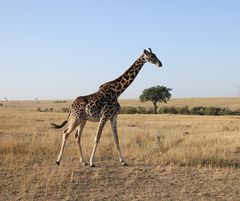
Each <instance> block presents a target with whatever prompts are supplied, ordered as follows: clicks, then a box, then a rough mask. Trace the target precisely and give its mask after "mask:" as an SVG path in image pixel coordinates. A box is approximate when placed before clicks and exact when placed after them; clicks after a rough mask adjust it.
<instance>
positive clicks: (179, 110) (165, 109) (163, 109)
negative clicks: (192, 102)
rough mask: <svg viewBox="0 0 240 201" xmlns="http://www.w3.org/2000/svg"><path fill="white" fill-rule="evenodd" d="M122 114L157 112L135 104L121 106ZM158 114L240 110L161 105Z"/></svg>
mask: <svg viewBox="0 0 240 201" xmlns="http://www.w3.org/2000/svg"><path fill="white" fill-rule="evenodd" d="M120 113H121V114H155V111H154V109H153V108H146V107H140V106H138V107H134V106H124V107H121V111H120ZM157 114H183V115H215V116H219V115H240V109H239V110H231V109H229V108H220V107H201V106H199V107H192V108H189V107H187V106H185V107H174V106H170V107H167V106H166V107H161V108H159V109H158V111H157Z"/></svg>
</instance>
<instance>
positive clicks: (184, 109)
mask: <svg viewBox="0 0 240 201" xmlns="http://www.w3.org/2000/svg"><path fill="white" fill-rule="evenodd" d="M176 110H177V114H190V111H189V108H188V107H187V106H185V107H176Z"/></svg>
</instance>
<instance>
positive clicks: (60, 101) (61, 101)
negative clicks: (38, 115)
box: [54, 100, 67, 103]
mask: <svg viewBox="0 0 240 201" xmlns="http://www.w3.org/2000/svg"><path fill="white" fill-rule="evenodd" d="M66 102H67V101H65V100H57V101H54V103H66Z"/></svg>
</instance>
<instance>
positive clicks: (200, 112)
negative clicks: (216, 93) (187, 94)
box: [190, 107, 206, 115]
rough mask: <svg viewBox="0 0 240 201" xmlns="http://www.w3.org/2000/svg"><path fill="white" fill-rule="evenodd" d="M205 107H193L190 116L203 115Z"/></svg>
mask: <svg viewBox="0 0 240 201" xmlns="http://www.w3.org/2000/svg"><path fill="white" fill-rule="evenodd" d="M205 109H206V107H193V108H191V110H190V114H195V115H204V110H205Z"/></svg>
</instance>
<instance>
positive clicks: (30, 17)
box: [0, 0, 240, 100]
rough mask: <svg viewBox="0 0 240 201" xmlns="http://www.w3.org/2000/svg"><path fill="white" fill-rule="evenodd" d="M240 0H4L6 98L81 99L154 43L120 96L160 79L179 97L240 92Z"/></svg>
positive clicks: (1, 56) (0, 13)
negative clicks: (153, 58) (151, 56)
mask: <svg viewBox="0 0 240 201" xmlns="http://www.w3.org/2000/svg"><path fill="white" fill-rule="evenodd" d="M239 11H240V1H238V0H235V1H234V0H195V1H194V0H189V1H187V0H181V1H180V0H179V1H178V0H175V1H174V0H169V1H167V0H165V1H163V0H155V1H154V0H148V1H146V0H121V1H113V0H108V1H107V0H102V1H98V0H95V1H93V0H90V1H89V0H88V1H80V0H79V1H71V0H69V1H67V0H65V1H61V0H51V1H50V0H41V1H34V0H29V1H26V0H21V1H18V0H16V1H13V0H6V1H4V0H1V1H0V100H2V99H3V98H4V97H8V99H34V98H39V99H74V98H75V97H77V96H79V95H86V94H90V93H93V92H95V91H97V90H98V87H99V85H100V84H102V83H104V82H107V81H110V80H113V79H115V78H116V77H118V76H120V75H121V74H122V73H123V72H124V71H125V70H126V69H127V68H128V67H129V66H130V65H131V64H132V63H133V62H134V61H135V60H136V59H137V58H138V57H139V56H140V55H141V54H142V51H143V49H144V48H149V47H151V48H152V50H153V51H154V52H155V54H156V55H157V56H158V57H159V59H160V60H161V61H162V63H163V68H161V69H158V68H157V67H155V66H153V65H151V64H145V66H144V67H143V69H142V70H141V72H140V74H139V75H138V77H137V78H136V80H135V81H134V82H133V84H132V85H131V86H130V87H129V88H128V89H127V90H126V91H125V92H124V93H123V94H122V96H121V97H120V98H138V96H139V95H140V94H141V92H142V91H143V89H145V88H147V87H151V86H156V85H164V86H167V87H169V88H172V89H173V91H172V94H173V97H226V96H238V95H239V93H240V92H239V91H240V87H239V86H240V79H239V75H240V12H239Z"/></svg>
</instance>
